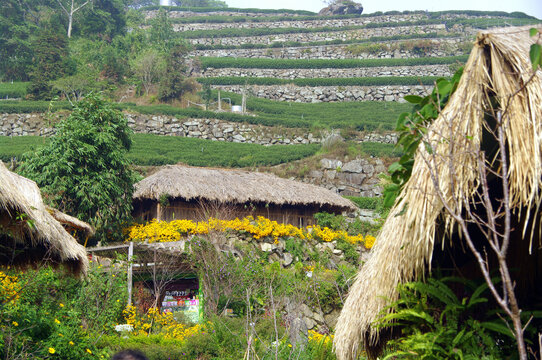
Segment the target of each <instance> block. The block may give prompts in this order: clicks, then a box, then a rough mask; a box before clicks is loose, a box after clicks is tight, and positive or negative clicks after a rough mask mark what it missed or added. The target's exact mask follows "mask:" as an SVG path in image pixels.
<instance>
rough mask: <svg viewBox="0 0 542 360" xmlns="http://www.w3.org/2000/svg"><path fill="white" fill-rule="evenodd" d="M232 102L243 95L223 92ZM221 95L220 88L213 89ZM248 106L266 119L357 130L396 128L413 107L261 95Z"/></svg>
mask: <svg viewBox="0 0 542 360" xmlns="http://www.w3.org/2000/svg"><path fill="white" fill-rule="evenodd" d="M221 96H222V98H225V97H229V98H230V99H231V101H232V104H234V105H236V104H241V95H238V94H234V93H228V92H221ZM213 97H214V99H215V100H216V99H217V91H216V90H215V91H213ZM246 106H247V110H248V111H250V112H251V113H253V114H255V115H256V116H255V117H253V118H255V119H259V121H260V122H262V123H269V124H276V125H282V126H286V127H312V128H349V129H350V128H354V129H356V130H366V131H373V130H393V129H394V128H395V122H396V119H397V117H398V116H399V115H400V114H401V113H403V112H406V111H410V110H411V108H412V106H411V105H410V104H401V103H398V102H381V101H346V102H328V103H324V102H322V103H316V104H308V103H296V102H287V101H273V100H269V99H262V98H257V97H249V98H248V99H247V104H246Z"/></svg>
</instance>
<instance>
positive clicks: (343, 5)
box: [318, 1, 363, 16]
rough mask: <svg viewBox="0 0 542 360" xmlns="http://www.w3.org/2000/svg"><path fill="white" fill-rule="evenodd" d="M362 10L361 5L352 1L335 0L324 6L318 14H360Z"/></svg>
mask: <svg viewBox="0 0 542 360" xmlns="http://www.w3.org/2000/svg"><path fill="white" fill-rule="evenodd" d="M362 12H363V6H361V4H359V3H356V2H353V1H336V2H334V3H333V4H331V5H329V6H326V7H325V8H323V9H322V10H320V12H319V13H318V15H320V16H330V15H356V14H357V15H361V13H362Z"/></svg>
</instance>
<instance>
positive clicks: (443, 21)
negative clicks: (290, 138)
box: [146, 9, 507, 102]
mask: <svg viewBox="0 0 542 360" xmlns="http://www.w3.org/2000/svg"><path fill="white" fill-rule="evenodd" d="M154 16H156V11H149V12H147V14H146V17H147V18H152V17H154ZM169 16H170V18H172V22H173V23H174V29H175V30H176V31H182V32H183V33H185V34H187V35H188V36H187V37H188V41H189V42H190V43H191V44H192V45H193V46H194V51H193V53H192V55H193V56H195V57H200V58H204V57H217V58H222V57H231V58H237V59H277V60H279V59H306V60H315V59H328V60H329V59H337V60H342V59H411V58H429V57H431V58H441V57H451V56H459V55H465V54H467V53H468V52H469V46H468V44H469V42H470V41H472V38H473V36H474V35H475V33H476V31H477V29H475V28H473V27H472V25H471V23H469V22H468V21H467V20H472V19H480V18H491V19H495V18H500V19H502V21H503V24H504V22H505V21H506V20H507V17H506V16H492V17H490V16H487V15H480V16H476V15H472V14H460V13H457V14H455V13H451V14H450V13H447V14H442V15H440V16H438V17H435V16H432V14H430V13H426V12H410V13H398V14H379V15H374V16H371V15H362V16H358V17H351V16H348V17H317V16H295V15H292V14H291V13H286V12H285V13H265V12H262V13H258V12H252V11H243V10H242V9H241V10H237V11H228V10H226V11H216V12H210V13H196V12H192V11H170V12H169ZM217 16H222V17H228V18H227V19H224V20H223V21H224V22H220V20H219V19H217ZM205 17H209V21H207V20H206V19H205ZM211 17H212V19H211ZM281 17H283V19H281ZM190 18H193V19H194V21H190V20H187V19H190ZM176 19H177V21H176ZM268 19H269V20H268ZM458 19H459V20H465V22H463V23H462V22H461V21H458ZM232 29H240V33H239V34H240V35H245V34H243V33H242V31H250V30H256V31H257V30H258V29H263V30H267V29H277V30H279V31H274V33H273V34H258V35H250V34H249V35H247V36H232V35H236V34H232V32H231V30H232ZM280 29H282V30H280ZM295 29H300V30H299V31H295ZM307 29H313V30H314V31H312V32H307ZM221 30H224V31H228V30H229V33H228V34H227V35H228V36H223V35H226V34H219V33H217V32H219V31H221ZM190 32H194V33H193V34H191V33H190ZM292 43H295V45H294V46H292ZM416 43H424V49H423V52H420V51H415V50H412V49H409V45H411V46H415V45H416ZM372 44H381V46H380V48H379V49H375V47H372V48H371V47H370V46H368V45H372ZM401 44H402V45H401ZM458 66H459V65H458V64H454V62H453V61H450V63H444V64H438V65H435V64H428V65H424V64H416V65H397V66H386V65H383V66H376V67H357V68H324V69H321V68H320V69H311V68H306V69H299V68H278V69H269V68H254V67H249V68H242V67H234V68H229V67H218V68H212V67H202V68H201V69H196V76H198V77H204V78H214V79H213V83H212V85H211V87H212V88H215V89H221V90H225V91H231V92H236V93H240V92H242V91H243V89H245V90H246V89H247V88H248V90H249V92H251V93H252V94H254V95H256V96H259V97H264V98H268V99H272V100H286V101H298V102H322V101H323V102H327V101H403V100H402V98H403V96H404V95H405V94H409V93H412V94H423V93H424V92H425V91H427V90H428V89H429V88H430V87H431V85H428V81H427V80H426V81H425V85H423V84H422V82H421V81H420V82H417V83H415V81H414V80H411V81H410V82H411V83H410V84H405V83H404V81H403V82H401V83H400V82H398V83H397V84H396V85H394V84H393V83H391V84H388V85H385V86H384V85H378V86H377V85H374V86H361V85H360V86H356V85H354V86H350V85H349V86H339V85H337V86H331V85H327V86H296V85H293V84H291V85H247V86H240V85H227V84H224V83H220V81H222V80H218V79H217V78H227V77H236V78H241V77H243V78H274V79H292V80H293V79H306V78H309V79H339V78H373V77H391V78H401V77H406V76H408V77H411V78H412V77H446V76H451V75H452V74H453V72H454V70H455V69H456V68H457V67H458ZM392 82H393V80H392Z"/></svg>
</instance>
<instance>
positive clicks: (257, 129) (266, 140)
mask: <svg viewBox="0 0 542 360" xmlns="http://www.w3.org/2000/svg"><path fill="white" fill-rule="evenodd" d="M125 115H126V116H127V118H128V124H129V126H130V127H131V128H132V129H133V130H134V131H135V132H136V133H146V134H157V135H171V136H186V137H194V138H200V139H209V140H216V141H231V142H247V143H254V144H261V145H274V144H282V145H289V144H314V143H320V142H322V138H323V137H324V138H325V137H326V135H327V134H313V133H310V132H307V130H306V129H295V128H283V127H270V126H263V125H253V124H246V123H238V122H228V121H222V120H217V119H177V118H176V117H174V116H168V115H142V114H130V113H125ZM54 132H55V130H54V129H53V128H52V127H51V126H46V125H45V124H44V122H43V116H42V114H0V136H26V135H34V136H50V135H52V134H54ZM358 141H361V142H365V141H366V142H381V143H395V142H396V141H397V135H395V134H380V133H359V134H358Z"/></svg>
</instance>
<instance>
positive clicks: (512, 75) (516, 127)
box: [334, 27, 542, 360]
mask: <svg viewBox="0 0 542 360" xmlns="http://www.w3.org/2000/svg"><path fill="white" fill-rule="evenodd" d="M534 41H535V39H534V38H531V37H530V36H529V27H520V28H506V29H496V30H488V31H483V32H480V33H479V34H478V36H477V38H476V41H475V43H474V48H473V50H472V53H471V55H470V57H469V59H468V61H467V64H466V66H465V68H464V73H463V76H462V78H461V80H460V83H459V85H458V88H457V90H456V92H455V93H454V94H453V95H452V97H451V98H450V100H449V102H448V104H447V106H446V107H445V108H444V109H443V110H442V112H441V113H440V115H439V117H438V118H437V119H436V120H435V121H434V122H433V124H432V125H431V126H430V127H429V128H428V133H427V135H426V141H427V142H426V143H427V144H431V145H432V146H433V150H432V151H430V150H428V148H427V146H424V145H423V142H422V145H421V146H420V147H419V148H418V150H417V153H416V156H415V163H414V168H413V171H412V174H413V175H412V177H411V178H410V180H409V181H408V182H407V184H406V185H405V187H404V189H403V191H402V193H401V195H400V196H399V198H398V200H397V202H396V204H395V205H394V207H393V208H392V210H391V211H390V214H389V216H388V218H387V220H386V222H385V224H384V225H383V227H382V229H381V232H380V234H379V236H378V237H377V240H376V244H375V246H374V247H373V249H372V257H371V258H370V260H368V261H367V262H366V263H365V264H364V265H363V267H362V268H361V269H360V271H359V273H358V275H357V278H356V280H355V282H354V284H353V285H352V287H351V289H350V293H349V295H348V298H347V300H346V302H345V306H344V308H343V310H342V312H341V315H340V317H339V320H338V325H337V328H336V335H335V343H334V346H335V349H336V352H337V357H338V359H341V360H347V359H354V358H355V357H356V355H357V354H358V353H359V352H360V351H361V350H362V349H363V348H365V349H370V348H371V347H372V346H375V345H378V341H379V332H378V330H377V329H375V328H374V327H372V323H373V322H374V321H375V320H376V318H377V317H378V315H379V313H380V312H381V311H382V310H383V309H384V308H385V306H386V305H387V304H388V303H389V302H390V301H393V300H395V299H397V296H398V294H397V285H398V284H399V283H403V282H408V281H411V280H414V279H419V278H420V276H421V275H423V274H424V272H425V271H426V270H427V269H428V268H429V266H430V263H431V260H432V256H433V254H434V248H435V246H434V245H435V243H436V242H438V241H440V240H441V239H440V238H437V237H436V230H437V228H438V229H441V228H440V227H441V226H444V227H445V228H447V229H448V230H450V229H453V227H454V220H453V219H452V218H451V217H449V216H447V215H446V214H445V212H444V211H443V210H444V208H443V202H442V201H441V200H440V199H439V197H438V196H437V195H436V187H435V185H434V184H435V182H434V180H435V179H437V180H438V181H437V183H438V184H439V188H440V190H441V194H443V199H445V200H448V199H457V198H466V199H472V196H473V194H474V193H475V191H476V189H477V187H478V186H479V185H480V184H479V172H478V169H479V168H478V166H477V158H476V156H474V155H473V153H472V152H469V151H465V149H473V148H480V146H481V143H482V142H483V141H482V137H483V133H484V131H485V130H484V127H486V126H488V124H487V123H486V118H485V116H484V115H485V114H487V111H488V108H492V105H491V99H496V100H497V103H498V104H501V105H500V107H501V110H504V109H506V111H505V112H503V114H504V115H503V116H504V117H505V121H507V122H508V126H506V127H505V134H504V135H505V138H506V146H507V147H508V148H507V151H508V152H507V155H508V163H509V171H508V181H509V188H510V202H509V203H510V206H511V207H512V208H513V209H515V216H517V217H519V216H525V214H536V207H537V206H538V205H539V204H540V201H541V191H540V190H541V189H542V72H541V71H540V70H539V71H537V72H536V73H535V75H534V77H533V78H532V79H531V76H532V74H533V72H532V68H531V63H530V60H529V48H530V45H531V44H533V42H534ZM497 106H499V105H497ZM493 109H494V108H493ZM485 111H486V113H484V112H485ZM451 138H453V140H454V141H453V143H452V142H450V141H448V140H447V139H451ZM432 153H436V154H443V155H442V156H443V158H444V157H445V158H446V159H447V160H448V161H446V162H444V161H442V162H431V161H427V160H428V159H431V158H434V156H433V155H431V154H432ZM448 154H450V155H451V156H448ZM451 169H454V170H455V172H456V173H455V174H452V173H450V172H451ZM432 174H434V175H436V176H435V177H433V178H432V177H431V175H432ZM454 175H455V176H454ZM452 178H453V179H454V181H451V179H452ZM471 201H472V200H471ZM450 204H452V205H454V204H455V205H457V206H459V208H455V209H454V211H459V212H460V211H461V207H460V206H461V204H457V203H454V202H453V201H450ZM534 218H535V219H536V220H534V221H538V220H539V219H538V218H537V215H535V216H534ZM531 220H532V221H533V219H531ZM518 228H519V230H518V231H519V232H520V233H521V231H522V230H523V228H520V227H519V226H518ZM519 235H522V234H519ZM523 243H527V244H529V239H527V240H526V241H523ZM450 245H453V244H450ZM515 246H516V247H517V243H516V245H515ZM455 247H456V248H457V247H459V248H460V247H461V245H458V244H456V245H455ZM439 248H440V246H439ZM526 251H528V250H526ZM535 252H536V250H535ZM525 256H527V253H525V254H524V257H525Z"/></svg>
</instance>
